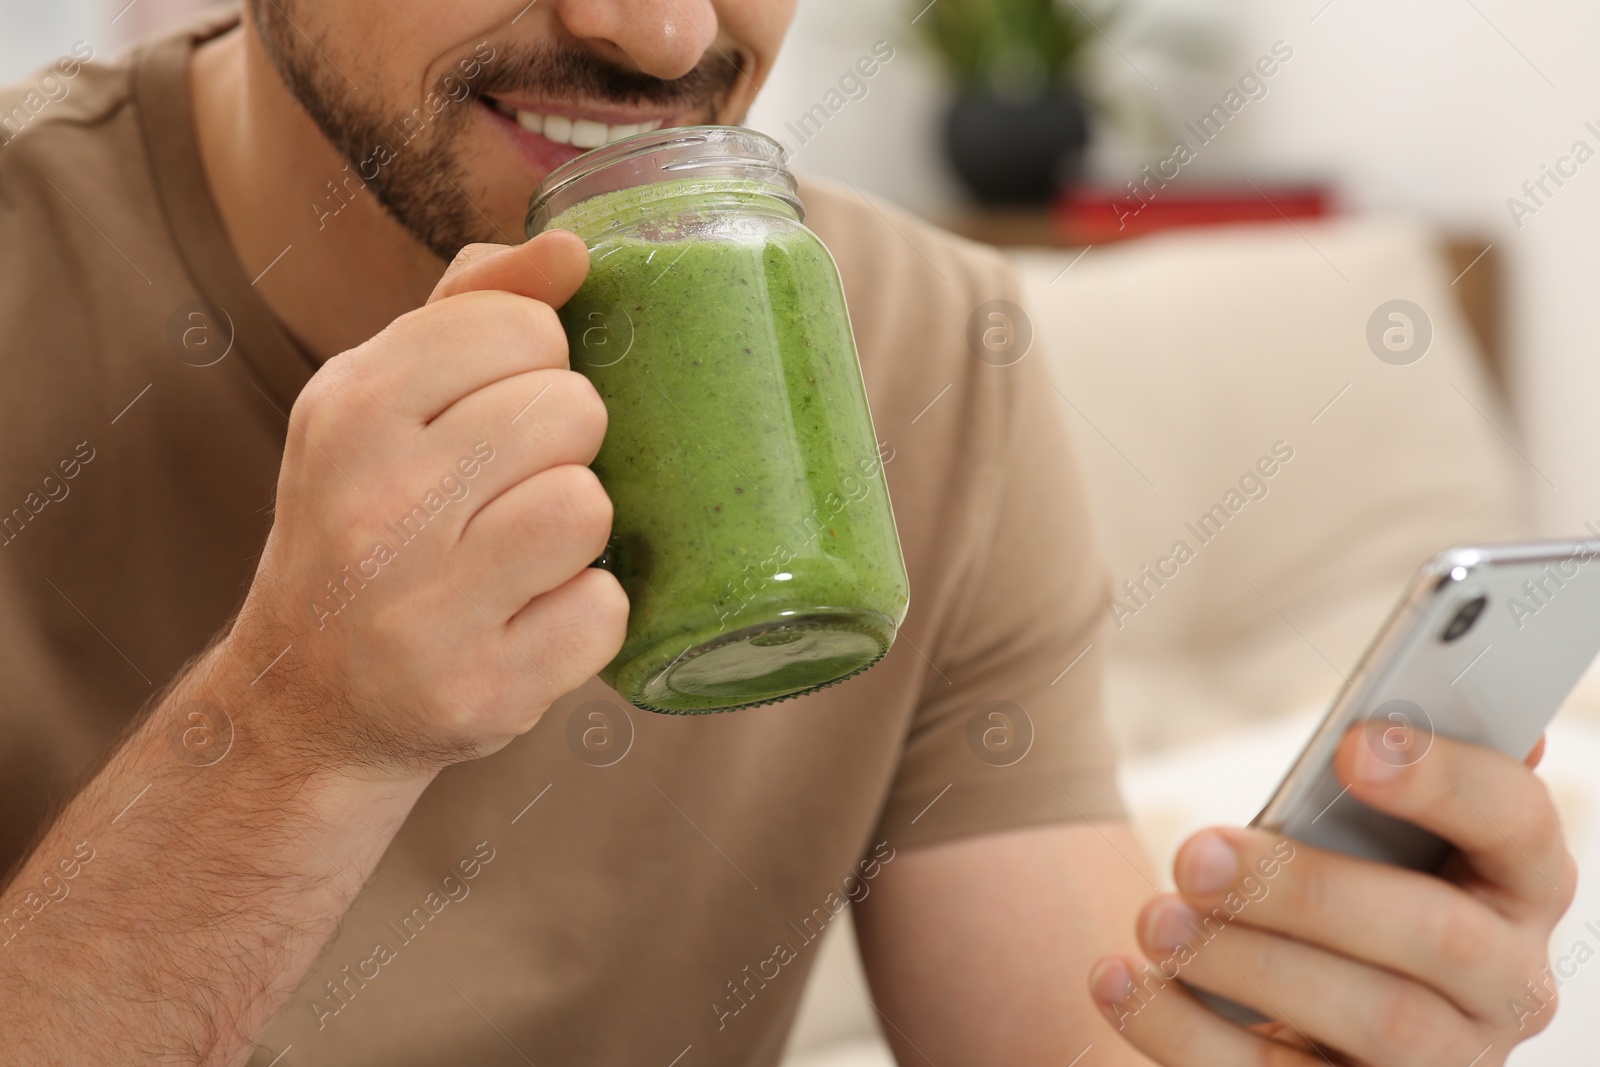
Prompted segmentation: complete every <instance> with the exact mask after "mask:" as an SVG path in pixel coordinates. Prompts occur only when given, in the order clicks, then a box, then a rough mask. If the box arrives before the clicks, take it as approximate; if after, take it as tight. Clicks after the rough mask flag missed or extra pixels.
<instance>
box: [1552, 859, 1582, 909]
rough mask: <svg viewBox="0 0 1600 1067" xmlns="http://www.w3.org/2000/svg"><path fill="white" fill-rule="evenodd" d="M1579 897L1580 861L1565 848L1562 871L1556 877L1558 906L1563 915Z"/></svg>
mask: <svg viewBox="0 0 1600 1067" xmlns="http://www.w3.org/2000/svg"><path fill="white" fill-rule="evenodd" d="M1577 896H1578V859H1577V857H1576V856H1574V855H1573V854H1572V853H1571V852H1570V851H1569V850H1568V849H1567V848H1566V847H1565V846H1563V847H1562V849H1561V871H1560V873H1559V874H1557V875H1556V906H1557V908H1558V909H1559V910H1560V912H1561V914H1563V915H1565V914H1566V913H1567V909H1568V908H1570V907H1572V902H1573V901H1574V900H1576V899H1577Z"/></svg>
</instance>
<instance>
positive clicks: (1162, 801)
mask: <svg viewBox="0 0 1600 1067" xmlns="http://www.w3.org/2000/svg"><path fill="white" fill-rule="evenodd" d="M1439 248H1440V245H1439V242H1438V240H1437V238H1436V235H1434V234H1432V233H1430V232H1429V231H1428V230H1427V229H1425V228H1423V227H1422V226H1420V225H1418V224H1416V223H1413V222H1410V221H1407V220H1404V219H1360V220H1333V221H1327V222H1321V223H1316V224H1310V223H1302V224H1299V225H1298V228H1295V227H1290V226H1286V225H1273V226H1246V227H1230V228H1224V229H1214V230H1204V231H1189V232H1183V233H1175V234H1170V235H1160V236H1155V237H1149V238H1145V239H1141V240H1139V241H1135V242H1129V243H1127V244H1122V245H1116V246H1110V247H1098V248H1093V249H1091V250H1090V251H1089V252H1087V253H1086V254H1084V255H1083V256H1082V258H1081V259H1077V260H1076V261H1074V258H1073V257H1074V256H1075V255H1076V253H1063V252H1059V251H1053V250H1048V251H1047V250H1027V251H1020V252H1017V253H1015V254H1014V256H1013V258H1014V262H1015V263H1016V266H1017V268H1018V270H1019V273H1020V275H1021V277H1022V280H1023V284H1024V289H1025V293H1026V296H1027V303H1026V306H1027V309H1028V311H1029V312H1030V313H1031V317H1032V320H1033V325H1034V327H1035V334H1036V336H1035V341H1034V350H1033V351H1031V352H1030V353H1029V355H1028V356H1027V357H1026V358H1034V359H1043V360H1047V361H1049V365H1050V368H1051V379H1052V382H1053V385H1054V386H1055V388H1056V391H1057V392H1058V393H1059V394H1060V401H1061V410H1062V412H1063V415H1064V417H1065V418H1066V419H1067V421H1068V423H1069V425H1070V426H1071V428H1072V430H1073V434H1074V438H1075V441H1076V447H1077V453H1078V457H1077V458H1078V462H1079V463H1080V464H1081V465H1082V467H1083V469H1084V471H1085V473H1086V476H1087V481H1088V484H1089V487H1090V492H1091V495H1092V497H1093V499H1094V503H1095V506H1096V511H1097V514H1098V521H1099V524H1100V533H1101V539H1102V544H1103V547H1104V553H1105V557H1106V559H1107V562H1108V566H1109V569H1110V572H1111V576H1112V582H1113V585H1114V587H1115V590H1116V593H1117V595H1118V598H1119V602H1120V606H1119V607H1116V608H1115V609H1114V615H1115V617H1116V618H1117V627H1116V628H1115V629H1114V630H1113V632H1112V634H1111V642H1112V644H1111V659H1110V670H1109V675H1108V683H1107V711H1106V714H1107V717H1108V720H1109V722H1110V725H1111V727H1112V730H1113V732H1114V734H1115V736H1116V738H1117V740H1118V743H1119V746H1120V748H1121V750H1122V752H1123V756H1124V761H1125V762H1124V769H1123V774H1122V778H1123V783H1124V789H1125V793H1126V795H1127V797H1128V800H1129V803H1130V805H1131V807H1132V809H1133V812H1134V817H1135V822H1136V824H1137V827H1138V830H1139V832H1140V836H1141V838H1142V839H1143V840H1144V842H1145V844H1146V846H1147V848H1148V849H1149V850H1150V852H1151V854H1152V855H1153V856H1154V857H1155V860H1156V862H1157V864H1158V866H1160V867H1162V868H1164V869H1165V868H1167V867H1170V861H1171V856H1172V855H1173V853H1174V852H1175V851H1176V847H1177V844H1178V843H1179V842H1180V841H1181V838H1182V837H1183V836H1185V835H1186V834H1187V833H1188V832H1190V831H1192V830H1193V829H1196V828H1198V827H1199V826H1201V825H1203V824H1205V823H1207V822H1216V821H1229V822H1244V821H1248V820H1249V818H1251V817H1252V816H1253V815H1254V813H1255V811H1256V810H1257V808H1258V807H1259V806H1260V804H1261V803H1262V802H1263V801H1264V800H1265V799H1266V796H1267V795H1268V793H1269V792H1270V791H1271V789H1272V787H1273V785H1274V784H1275V783H1276V780H1277V778H1278V776H1279V775H1280V774H1281V773H1282V771H1283V769H1284V768H1285V767H1286V766H1287V763H1288V761H1289V759H1290V758H1291V757H1292V756H1293V754H1294V753H1295V752H1296V751H1297V750H1298V748H1299V746H1300V744H1301V743H1302V741H1303V740H1304V738H1305V737H1306V736H1307V735H1308V734H1309V732H1310V730H1311V727H1312V726H1313V725H1314V723H1315V720H1316V716H1317V714H1318V713H1319V712H1320V710H1321V709H1322V708H1323V707H1325V705H1326V703H1327V701H1328V699H1329V698H1330V697H1331V696H1332V694H1333V693H1334V691H1335V690H1336V689H1337V687H1338V685H1339V684H1340V681H1341V678H1342V675H1343V674H1344V673H1347V672H1348V671H1349V670H1350V668H1351V667H1352V666H1353V665H1354V663H1355V661H1356V660H1357V658H1358V657H1359V655H1360V653H1361V651H1362V649H1363V647H1364V645H1365V643H1366V642H1367V641H1368V640H1369V639H1370V637H1371V635H1372V634H1373V632H1374V631H1375V630H1376V628H1377V626H1378V625H1379V623H1380V622H1381V621H1382V619H1383V617H1384V615H1385V614H1386V613H1387V611H1388V609H1389V608H1390V606H1391V604H1392V603H1393V601H1394V599H1395V597H1396V596H1397V595H1398V594H1399V592H1400V590H1401V588H1402V587H1403V585H1404V584H1405V582H1406V580H1407V578H1408V577H1409V576H1410V575H1411V573H1412V571H1413V570H1415V568H1416V567H1417V565H1418V564H1420V563H1421V562H1422V561H1423V560H1424V559H1426V558H1427V557H1428V556H1429V555H1431V554H1432V553H1433V552H1435V551H1437V550H1438V549H1440V548H1442V547H1445V546H1446V545H1449V544H1452V543H1458V542H1462V541H1471V540H1502V539H1514V538H1518V537H1524V536H1528V535H1529V529H1528V526H1527V523H1526V521H1525V519H1524V516H1525V515H1526V514H1527V511H1528V507H1527V501H1526V499H1525V497H1526V488H1527V487H1528V486H1529V485H1530V484H1532V482H1533V481H1534V480H1535V479H1538V478H1540V477H1542V475H1540V474H1539V472H1538V471H1536V470H1535V469H1534V468H1533V467H1532V465H1531V464H1530V462H1529V461H1528V460H1527V459H1526V458H1525V457H1524V456H1523V455H1522V453H1521V452H1520V451H1519V450H1518V447H1517V446H1516V444H1514V442H1515V441H1516V432H1515V428H1514V427H1513V425H1512V424H1511V420H1510V416H1509V414H1508V411H1507V405H1506V404H1505V402H1504V399H1503V398H1502V397H1501V396H1499V395H1498V394H1497V392H1496V390H1495V388H1494V387H1493V386H1492V385H1491V384H1490V381H1491V379H1490V377H1489V375H1487V374H1486V373H1485V365H1484V362H1483V359H1482V353H1481V352H1480V351H1479V349H1478V346H1477V344H1476V341H1475V340H1474V337H1473V335H1472V333H1471V331H1470V329H1469V328H1468V326H1467V323H1466V320H1465V318H1464V317H1463V314H1462V311H1461V308H1460V306H1459V303H1458V301H1457V299H1456V297H1457V291H1456V290H1455V289H1454V288H1453V286H1452V280H1453V278H1452V275H1453V274H1454V272H1453V271H1452V270H1451V269H1450V268H1449V267H1448V266H1447V265H1446V263H1445V261H1444V259H1443V256H1442V254H1441V252H1440V251H1439ZM1394 300H1407V301H1410V302H1412V303H1413V304H1415V305H1416V306H1417V307H1419V308H1421V309H1422V312H1423V314H1424V315H1425V316H1426V319H1427V322H1428V325H1429V326H1430V327H1431V341H1430V343H1429V344H1428V345H1427V347H1426V350H1425V352H1424V354H1423V355H1422V356H1421V358H1418V359H1415V361H1413V362H1409V363H1396V362H1390V361H1385V360H1384V359H1380V358H1379V357H1378V355H1376V354H1375V351H1374V349H1373V347H1372V346H1371V344H1370V343H1369V340H1368V334H1369V323H1370V322H1371V320H1372V319H1373V317H1374V313H1375V312H1377V311H1378V309H1379V308H1380V307H1381V306H1382V305H1385V304H1388V303H1389V302H1391V301H1394ZM1379 318H1380V320H1382V321H1383V322H1384V323H1387V319H1385V318H1384V317H1383V316H1381V315H1380V316H1379ZM1418 336H1420V332H1419V334H1418ZM1420 349H1421V346H1420V344H1419V345H1418V346H1417V348H1416V349H1414V350H1413V354H1414V352H1415V351H1418V350H1420ZM1391 358H1395V357H1391ZM1268 471H1270V474H1268V473H1266V472H1268ZM1230 494H1231V495H1230ZM1219 507H1220V508H1221V510H1220V511H1219V510H1218V509H1219ZM1206 518H1209V522H1207V521H1205V520H1206ZM1179 542H1183V543H1186V544H1187V546H1188V548H1189V552H1188V553H1183V552H1179V551H1176V547H1177V545H1178V543H1179ZM1179 556H1183V557H1184V558H1183V559H1182V561H1181V562H1180V561H1179V559H1178V557H1179ZM1163 576H1164V577H1163ZM1125 582H1126V583H1129V584H1128V585H1124V583H1125ZM1597 691H1600V687H1586V688H1585V690H1584V693H1585V694H1593V693H1595V692H1597ZM1576 702H1577V703H1579V704H1585V705H1586V706H1587V707H1590V708H1600V699H1596V698H1595V697H1593V696H1592V695H1589V696H1584V697H1582V698H1580V699H1579V700H1578V701H1576ZM1596 721H1600V714H1595V713H1593V712H1591V713H1589V715H1588V717H1587V718H1585V716H1584V715H1583V714H1579V715H1577V716H1575V717H1567V721H1564V722H1563V723H1562V725H1561V726H1560V727H1559V728H1558V730H1559V731H1562V732H1563V733H1562V738H1563V739H1564V740H1565V742H1566V743H1564V744H1554V743H1553V744H1552V756H1551V757H1550V758H1549V760H1548V761H1547V762H1548V766H1549V768H1550V770H1549V772H1548V774H1547V776H1548V775H1554V776H1555V779H1556V781H1555V783H1554V784H1555V786H1556V791H1557V795H1558V798H1559V799H1560V801H1561V805H1562V808H1563V814H1564V816H1565V817H1566V819H1567V821H1568V824H1569V829H1570V830H1572V832H1573V835H1574V841H1575V845H1576V846H1577V850H1578V851H1579V853H1580V857H1581V856H1583V855H1585V854H1586V853H1587V854H1592V855H1596V856H1600V841H1595V840H1592V838H1593V837H1594V833H1593V832H1592V831H1593V827H1594V820H1593V819H1592V818H1591V817H1590V811H1591V809H1592V808H1593V807H1594V806H1596V803H1597V801H1596V796H1595V794H1596V789H1595V788H1594V787H1591V786H1589V785H1588V777H1589V775H1588V774H1587V767H1589V766H1592V764H1591V763H1589V762H1588V759H1589V758H1590V757H1591V756H1596V757H1600V731H1597V730H1596V728H1595V727H1594V726H1593V725H1591V724H1592V723H1593V722H1596ZM1554 740H1555V737H1554V735H1553V741H1554ZM1556 750H1559V751H1556ZM1586 901H1587V903H1592V904H1593V905H1594V909H1592V914H1588V915H1586V914H1584V910H1585V908H1586V907H1587V903H1586ZM1596 915H1600V897H1596V898H1594V899H1593V900H1588V898H1580V901H1579V905H1578V906H1577V907H1575V909H1574V913H1573V918H1571V919H1569V922H1568V924H1567V926H1566V927H1564V928H1563V931H1558V935H1557V941H1558V943H1559V942H1560V940H1561V938H1562V937H1563V936H1566V937H1568V938H1569V940H1570V939H1572V938H1575V937H1577V936H1579V933H1578V932H1576V931H1579V929H1580V928H1579V927H1578V926H1576V925H1574V924H1575V923H1576V922H1577V921H1578V920H1579V919H1582V918H1585V917H1594V916H1596ZM841 926H843V924H841ZM1596 971H1597V972H1600V967H1597V968H1596ZM1584 977H1585V976H1584V975H1581V974H1580V975H1579V976H1578V980H1580V981H1581V980H1583V979H1584ZM1587 978H1588V980H1589V981H1590V982H1593V983H1595V986H1596V992H1597V993H1600V973H1597V974H1595V975H1590V976H1587ZM866 990H867V985H866V982H865V980H864V978H863V977H862V976H861V973H860V964H859V960H858V959H857V958H856V955H855V948H854V939H853V936H852V935H851V933H850V931H849V928H848V927H844V928H843V929H840V930H836V931H834V932H833V933H831V934H830V937H829V940H828V943H827V944H826V945H825V946H824V948H823V950H822V952H821V954H820V956H819V959H818V964H817V967H816V971H815V973H814V974H813V976H812V980H811V984H810V985H809V986H808V989H807V993H806V997H805V1000H804V1002H803V1003H802V1006H801V1010H800V1017H799V1020H798V1022H797V1025H796V1028H795V1032H794V1034H793V1037H792V1040H791V1044H790V1058H789V1059H788V1060H787V1061H786V1067H888V1065H891V1064H892V1060H891V1059H890V1057H889V1054H888V1051H887V1049H886V1047H885V1046H884V1045H883V1044H882V1042H881V1040H880V1039H879V1038H878V1037H877V1036H876V1035H877V1025H876V1022H875V1020H874V1012H873V1009H872V1007H871V1005H870V1004H869V1003H868V1002H867V1001H866ZM1569 1003H1570V1001H1569ZM1586 1030H1587V1031H1589V1032H1585V1031H1586ZM1597 1039H1600V1035H1597V1034H1595V1033H1594V1032H1593V1027H1592V1026H1591V1024H1589V1023H1588V1022H1587V1021H1586V1020H1585V1019H1584V1018H1583V1017H1582V1016H1580V1015H1579V1014H1578V1013H1576V1012H1570V1011H1569V1012H1567V1013H1566V1014H1565V1015H1564V1016H1562V1017H1560V1018H1559V1019H1558V1021H1557V1024H1556V1026H1555V1027H1553V1028H1552V1030H1551V1031H1550V1032H1549V1033H1548V1034H1547V1035H1545V1037H1542V1038H1540V1039H1539V1041H1537V1042H1535V1043H1533V1044H1532V1045H1530V1046H1528V1047H1527V1048H1526V1049H1525V1051H1523V1052H1521V1053H1519V1054H1518V1056H1517V1058H1516V1059H1515V1060H1514V1061H1513V1062H1514V1063H1517V1064H1519V1065H1534V1064H1546V1063H1548V1064H1555V1063H1570V1062H1578V1061H1577V1060H1574V1059H1573V1058H1572V1057H1571V1056H1569V1055H1566V1053H1565V1052H1563V1051H1562V1050H1563V1049H1565V1048H1568V1047H1570V1048H1573V1049H1576V1048H1578V1047H1580V1045H1582V1044H1583V1043H1587V1047H1588V1048H1591V1049H1592V1048H1593V1046H1594V1042H1595V1041H1596V1040H1597Z"/></svg>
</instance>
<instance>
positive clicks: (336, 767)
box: [156, 634, 443, 804]
mask: <svg viewBox="0 0 1600 1067" xmlns="http://www.w3.org/2000/svg"><path fill="white" fill-rule="evenodd" d="M258 644H261V642H248V643H246V642H241V641H239V640H238V639H237V638H236V637H235V636H234V634H229V635H228V636H226V637H224V638H223V639H221V640H220V641H218V642H216V643H215V644H213V645H212V647H211V648H209V649H207V650H206V652H205V653H203V654H202V655H201V657H200V658H199V659H198V660H197V661H196V662H195V663H194V664H193V665H192V666H191V668H190V669H189V670H188V671H187V672H186V673H185V675H184V676H183V677H182V678H181V679H180V680H179V681H178V682H177V683H175V684H174V686H173V688H172V690H171V691H170V692H169V693H168V695H167V697H166V699H164V700H163V701H162V704H161V706H160V708H158V709H157V712H158V714H160V715H161V716H162V719H163V721H162V722H161V723H160V724H158V726H159V729H158V730H157V731H156V732H157V733H158V734H159V735H160V738H161V740H162V741H164V743H165V746H166V748H167V750H168V751H169V753H170V754H171V755H172V756H173V757H174V758H175V759H176V760H177V761H178V762H179V763H181V764H187V765H189V766H191V767H196V768H211V767H218V768H222V767H224V765H230V766H227V767H226V770H225V772H224V773H226V774H228V775H230V776H231V775H234V774H238V775H242V776H244V777H247V778H254V779H258V780H262V781H266V782H271V783H273V784H274V785H275V786H277V787H279V788H282V787H285V786H287V787H290V788H292V789H293V790H294V791H295V792H302V791H307V792H309V793H310V794H314V795H317V796H319V797H326V798H328V799H329V800H330V802H333V803H336V804H345V803H360V802H361V799H362V798H363V797H366V796H369V795H370V796H389V795H398V794H405V793H408V792H410V793H416V794H420V793H421V791H422V790H423V789H424V788H426V786H427V785H428V783H429V782H431V781H432V780H433V778H434V777H435V775H437V774H438V771H439V770H440V769H441V767H442V766H443V764H442V763H435V762H430V761H428V760H425V759H422V758H407V757H406V754H405V753H404V751H403V750H401V751H398V752H397V751H396V750H397V749H399V746H397V745H395V744H393V743H390V744H385V745H382V746H376V745H370V744H366V743H365V742H369V741H370V740H371V738H372V737H373V735H374V734H377V733H381V732H382V731H381V730H379V729H377V728H375V727H374V726H372V725H371V724H369V723H367V722H366V721H365V720H363V719H360V718H358V717H357V715H356V714H355V712H354V709H353V708H352V707H351V704H350V700H349V698H348V696H347V695H346V694H344V693H341V692H338V691H337V689H336V688H335V687H333V686H330V685H327V684H325V683H323V682H322V681H321V680H320V679H318V678H316V677H315V676H314V675H313V674H312V673H311V672H309V671H307V670H305V669H304V667H303V666H302V665H301V664H298V663H294V662H290V660H291V658H292V657H293V655H294V653H293V647H292V645H290V646H289V647H288V648H287V649H285V650H284V652H283V653H282V654H281V655H280V654H277V653H274V654H273V655H279V659H278V661H277V662H272V655H268V656H267V657H266V658H265V659H263V658H262V654H261V652H260V650H259V649H258V648H255V647H250V646H252V645H258ZM258 663H265V664H267V665H268V666H267V667H266V669H262V667H260V666H258Z"/></svg>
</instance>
